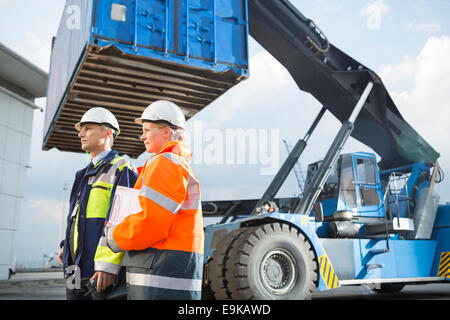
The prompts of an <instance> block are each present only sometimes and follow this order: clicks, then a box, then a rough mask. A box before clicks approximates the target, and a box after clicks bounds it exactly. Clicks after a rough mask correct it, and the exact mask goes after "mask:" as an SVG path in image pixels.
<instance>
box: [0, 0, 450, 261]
mask: <svg viewBox="0 0 450 320" xmlns="http://www.w3.org/2000/svg"><path fill="white" fill-rule="evenodd" d="M64 3H65V1H63V0H40V1H34V0H0V42H2V43H3V44H4V45H6V46H7V47H9V48H10V49H12V50H14V51H15V52H17V53H18V54H20V55H22V56H23V57H24V58H25V59H27V60H29V61H30V62H31V63H33V64H35V65H36V66H38V67H39V68H41V69H42V70H44V71H46V72H48V70H49V64H50V48H51V40H52V37H53V36H55V35H56V31H57V28H58V25H59V22H60V19H61V16H62V13H63V9H64ZM292 3H293V4H294V5H295V6H296V7H297V8H298V9H299V10H300V11H301V12H302V13H303V14H304V15H305V16H306V17H308V18H310V19H312V20H313V21H314V22H315V23H316V24H317V25H318V26H319V28H320V29H321V30H322V31H323V32H324V34H325V35H326V36H327V38H328V39H329V40H330V42H331V43H332V44H333V45H334V46H336V47H337V48H339V49H340V50H342V51H344V52H345V53H347V54H348V55H350V56H351V57H353V58H354V59H356V60H358V61H359V62H361V63H362V64H364V65H365V66H367V67H369V68H370V69H372V70H374V71H375V72H376V73H377V74H378V75H380V76H381V79H382V80H383V83H384V84H385V86H386V88H387V89H388V91H389V93H390V95H391V97H392V99H393V101H394V102H395V104H396V105H397V107H398V109H399V110H400V113H401V114H402V115H403V117H404V118H405V120H406V121H407V122H408V123H409V124H410V125H411V126H412V127H413V128H414V129H415V130H416V131H417V132H418V133H419V134H420V135H421V136H422V137H423V138H424V139H425V140H426V141H427V142H428V143H429V144H430V145H431V146H432V147H433V148H434V149H435V150H436V151H438V152H439V153H440V155H441V157H440V159H439V162H440V165H441V167H442V168H443V171H444V174H446V176H447V177H450V144H449V143H448V122H449V120H450V60H449V57H450V19H449V12H450V0H363V1H355V0H351V1H350V0H339V1H337V0H308V1H306V0H303V1H300V0H294V1H292ZM249 51H250V52H249V54H250V62H249V63H250V78H249V79H248V80H246V81H243V82H242V83H240V84H239V85H237V86H235V87H234V88H232V89H231V90H229V91H228V92H227V93H225V94H224V95H223V96H221V97H220V98H219V99H217V100H216V101H214V102H213V103H212V104H211V105H209V106H208V107H206V108H205V109H204V110H203V111H202V112H201V113H199V114H197V115H196V116H194V117H193V118H192V119H191V120H190V121H189V122H188V130H190V132H196V133H197V135H195V134H194V135H192V137H191V145H192V147H193V150H194V158H193V163H192V168H193V170H194V172H195V173H196V175H197V176H198V178H199V181H200V185H201V190H202V198H203V200H230V199H243V198H244V199H245V198H257V197H259V196H261V195H262V193H263V192H264V190H265V188H266V187H267V186H268V184H269V183H270V181H271V179H272V178H273V175H274V174H275V173H276V169H277V168H278V166H279V165H281V163H282V161H283V160H284V159H285V158H286V156H287V153H286V150H285V146H284V144H283V142H282V140H283V139H286V140H287V141H289V142H290V143H291V144H292V145H293V144H295V142H296V141H297V139H300V138H302V137H303V136H304V135H305V133H306V131H307V130H308V128H309V126H310V125H311V123H312V122H313V120H314V118H315V116H316V115H317V113H318V112H319V110H320V108H321V106H320V104H319V103H318V102H317V101H316V100H315V99H314V98H313V97H312V96H311V95H309V94H307V93H305V92H303V91H301V90H299V89H298V87H297V86H296V84H295V83H294V81H293V80H292V78H291V77H290V75H289V73H288V72H287V71H286V70H285V69H284V67H283V66H281V64H280V63H278V62H277V61H276V60H275V59H274V58H273V57H272V56H271V55H270V54H268V53H267V52H266V51H265V50H264V49H263V48H262V47H261V46H260V45H259V44H258V43H256V42H255V41H254V40H253V39H250V42H249ZM45 103H46V101H45V98H41V99H37V100H36V104H38V105H40V106H42V107H43V108H44V109H45ZM44 115H45V111H44V112H39V111H36V112H35V115H34V122H33V135H32V146H31V154H30V166H31V168H30V169H29V170H28V172H27V182H26V194H25V199H24V202H23V204H22V209H21V216H20V225H19V230H18V232H17V238H16V259H17V262H18V263H22V264H37V263H39V262H41V261H42V256H43V254H44V253H53V252H55V251H57V249H58V244H59V241H60V240H61V237H62V230H63V229H64V228H65V226H64V225H63V224H62V223H61V222H62V221H63V220H62V217H63V216H64V221H65V216H66V214H67V213H66V211H67V201H68V194H69V191H70V184H71V183H72V181H73V178H74V174H75V172H76V171H77V170H78V169H80V168H82V167H84V166H85V165H86V163H87V161H88V157H87V156H86V155H85V154H78V153H67V152H60V151H58V150H55V149H53V150H50V151H42V150H41V146H42V136H43V121H44ZM339 127H340V123H339V122H338V121H337V120H336V119H335V118H334V117H333V116H332V115H330V114H328V113H327V114H326V115H325V116H324V119H323V120H322V122H321V123H320V124H319V126H318V127H317V129H316V131H315V133H314V134H313V135H312V136H311V138H310V140H309V142H308V146H307V148H306V150H305V152H304V154H303V155H302V158H301V164H302V167H303V169H305V168H306V166H307V164H308V163H311V162H315V161H317V160H320V159H321V158H322V157H323V155H324V154H325V152H326V150H327V149H328V147H329V145H330V143H331V140H332V139H333V138H334V136H335V134H336V133H337V131H338V130H339ZM239 130H241V131H242V130H246V131H245V132H246V133H248V134H249V135H251V136H253V137H256V139H257V140H256V141H257V142H258V143H257V144H256V147H255V145H252V148H247V147H245V146H244V147H243V148H244V149H243V150H244V151H241V149H239V146H235V147H234V149H233V150H227V148H226V147H227V144H226V137H227V136H228V135H229V134H232V133H233V132H234V133H236V132H238V131H239ZM198 134H200V139H198ZM196 139H197V140H196ZM221 139H222V140H221ZM221 141H222V144H220V142H221ZM213 142H214V143H213ZM217 143H219V147H217ZM241 147H242V146H241ZM356 151H368V152H373V151H372V150H371V149H370V148H368V147H367V146H364V145H363V144H361V143H359V142H358V141H356V140H354V139H353V138H350V140H349V142H348V143H347V145H346V147H345V149H344V152H356ZM230 152H234V153H235V156H236V157H235V158H234V159H231V158H230V159H227V155H229V154H230ZM242 152H244V154H242ZM240 155H241V156H242V157H241V159H240V158H239V156H240ZM148 156H149V154H143V155H141V156H140V157H139V158H138V159H132V160H131V161H132V162H133V163H134V164H135V165H136V166H141V165H142V164H143V163H144V162H145V160H146V159H147V158H148ZM64 188H66V189H68V190H67V191H64ZM449 189H450V178H447V179H445V180H444V182H442V183H440V184H438V185H437V186H436V190H437V192H439V193H440V196H441V201H440V202H441V203H444V202H447V201H450V192H449ZM298 193H299V188H298V186H297V182H296V180H295V176H294V175H293V174H291V175H290V176H289V177H288V179H287V181H286V183H285V185H284V186H283V187H282V189H281V190H280V192H279V193H278V196H293V195H296V194H298Z"/></svg>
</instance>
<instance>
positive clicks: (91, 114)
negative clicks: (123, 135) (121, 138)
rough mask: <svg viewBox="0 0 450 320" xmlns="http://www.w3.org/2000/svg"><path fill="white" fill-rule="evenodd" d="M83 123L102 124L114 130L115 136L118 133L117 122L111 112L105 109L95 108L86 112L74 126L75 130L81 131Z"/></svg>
mask: <svg viewBox="0 0 450 320" xmlns="http://www.w3.org/2000/svg"><path fill="white" fill-rule="evenodd" d="M83 123H98V124H104V125H107V126H109V127H111V128H112V129H114V130H116V133H115V134H116V136H117V135H118V134H119V133H120V130H119V122H117V119H116V117H114V115H113V114H112V112H111V111H109V110H106V109H105V108H100V107H96V108H92V109H89V110H88V111H86V113H85V114H84V115H83V117H81V121H80V122H78V123H76V124H75V129H77V131H81V125H82V124H83Z"/></svg>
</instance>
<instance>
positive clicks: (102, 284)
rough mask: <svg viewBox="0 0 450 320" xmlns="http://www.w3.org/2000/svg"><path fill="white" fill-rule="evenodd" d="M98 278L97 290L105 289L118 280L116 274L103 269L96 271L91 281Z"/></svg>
mask: <svg viewBox="0 0 450 320" xmlns="http://www.w3.org/2000/svg"><path fill="white" fill-rule="evenodd" d="M95 278H98V279H97V292H100V291H103V290H105V289H106V288H108V287H109V286H110V285H112V284H113V283H114V282H115V281H116V275H115V274H112V273H108V272H103V271H96V272H95V273H94V275H93V276H92V278H91V279H90V281H92V280H94V279H95Z"/></svg>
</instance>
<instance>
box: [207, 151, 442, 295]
mask: <svg viewBox="0 0 450 320" xmlns="http://www.w3.org/2000/svg"><path fill="white" fill-rule="evenodd" d="M346 157H347V159H348V160H349V161H348V162H349V163H351V166H352V179H353V181H354V186H355V190H354V191H355V196H356V202H355V203H354V204H353V206H351V205H348V203H345V199H344V198H345V197H342V195H341V191H340V192H339V193H338V198H331V199H326V196H325V197H322V199H320V198H319V201H322V204H323V206H322V207H323V216H324V218H325V219H324V221H320V222H317V221H316V220H315V218H314V212H311V214H310V215H309V216H307V215H301V214H293V213H283V212H276V211H274V212H269V213H263V214H259V215H254V216H241V218H240V219H237V220H235V221H233V222H231V223H225V224H216V225H210V226H207V227H206V229H205V231H206V239H205V261H204V262H205V264H206V263H208V261H209V260H210V259H211V257H212V255H213V252H214V250H215V245H216V244H217V239H213V238H222V239H223V237H224V235H225V234H227V233H230V232H231V231H233V230H236V229H239V228H243V227H248V226H259V225H263V224H267V223H274V222H279V223H282V224H288V225H290V226H293V227H295V228H296V229H297V230H299V231H300V232H301V233H302V234H303V235H304V236H305V238H306V239H308V241H309V243H310V244H311V247H312V248H313V251H314V255H315V258H316V259H315V261H316V263H317V270H318V276H319V278H318V282H317V288H318V290H328V289H333V288H337V287H339V286H341V285H356V284H381V283H383V284H384V283H387V284H390V283H401V284H407V283H426V282H433V281H449V280H450V253H449V252H450V204H447V205H441V206H439V208H438V210H437V213H436V217H435V221H434V225H433V230H432V234H431V237H430V238H429V239H417V238H416V237H415V235H414V233H413V232H412V231H410V230H409V229H405V230H400V231H390V232H389V233H386V234H385V235H383V233H379V234H381V235H382V236H381V237H370V233H369V232H367V230H366V228H365V227H366V225H368V224H371V223H373V221H378V222H380V221H385V220H384V218H385V216H386V213H388V217H387V218H388V219H389V218H391V219H392V218H393V219H395V218H403V219H409V218H408V217H411V215H414V210H415V208H416V207H417V206H418V205H417V201H410V200H411V199H410V198H408V197H406V196H405V195H406V194H410V195H411V194H412V193H414V197H415V199H417V197H418V196H419V195H420V192H426V190H427V188H428V187H429V185H430V183H429V180H427V179H426V176H427V174H428V172H429V170H430V168H429V167H428V166H427V165H426V164H424V163H423V162H419V163H414V164H411V165H409V166H405V167H401V168H397V169H392V170H386V171H382V172H379V171H378V168H377V166H376V162H375V161H376V158H375V155H374V154H370V153H354V154H348V155H343V156H341V159H345V158H346ZM358 159H359V160H370V161H373V164H374V165H373V167H372V170H373V171H372V173H373V174H374V177H372V178H371V179H372V180H370V179H368V177H367V176H368V175H369V174H370V172H369V171H370V170H369V169H370V168H369V166H366V167H365V168H362V167H361V166H360V167H359V168H358ZM350 160H351V161H350ZM362 163H363V161H359V164H360V165H362ZM338 164H341V162H338ZM366 165H367V163H366ZM364 169H367V170H366V171H365V173H366V176H365V177H363V176H362V174H363V173H364ZM393 172H395V173H396V176H398V175H399V174H400V173H402V174H406V176H405V179H404V185H403V186H402V188H399V189H398V190H397V191H396V193H395V194H390V193H389V192H387V193H386V196H385V192H386V188H387V185H388V184H389V183H391V184H392V181H390V182H389V177H390V176H392V173H393ZM341 177H342V176H341ZM391 179H392V178H391ZM368 180H370V181H368ZM330 181H331V183H333V177H330V178H329V179H328V180H327V183H329V182H330ZM341 182H342V181H341ZM369 182H370V183H369ZM372 182H373V183H372ZM306 183H308V180H307V182H306ZM335 187H336V186H335ZM362 188H370V189H371V190H372V191H369V192H372V194H373V195H375V194H376V195H377V196H378V199H377V200H378V201H379V202H378V203H376V204H374V203H369V204H368V205H366V206H364V205H363V204H364V200H363V199H361V198H360V197H361V195H363V194H364V192H360V191H361V190H360V189H362ZM338 189H339V188H338ZM324 190H327V189H326V188H324ZM328 190H331V189H330V188H329V189H328ZM413 190H415V191H414V192H413ZM335 191H336V190H334V191H333V190H332V191H330V192H329V194H333V192H334V194H336V192H335ZM366 194H368V193H366ZM399 198H400V199H401V200H400V201H399ZM347 199H348V198H347ZM373 199H376V197H374V198H373ZM373 199H372V202H374V201H373ZM408 199H409V200H408ZM353 200H354V199H353ZM353 200H350V201H353ZM383 200H385V201H386V203H385V202H384V201H383ZM408 201H409V203H408ZM388 202H389V203H388ZM385 206H386V209H385ZM387 206H390V210H388V209H387ZM337 210H351V212H352V213H353V219H352V221H353V223H354V224H356V225H358V229H359V230H358V232H356V233H355V234H354V235H353V236H351V237H350V236H349V237H330V234H329V228H330V224H332V223H333V220H332V216H333V212H336V211H337ZM402 221H403V220H402ZM409 221H412V219H409Z"/></svg>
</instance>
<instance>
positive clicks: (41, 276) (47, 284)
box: [0, 272, 450, 300]
mask: <svg viewBox="0 0 450 320" xmlns="http://www.w3.org/2000/svg"><path fill="white" fill-rule="evenodd" d="M0 300H65V280H64V279H63V276H62V272H33V273H17V274H15V275H13V276H12V277H11V279H10V280H8V281H0ZM313 300H450V283H434V284H425V285H409V286H406V287H405V288H404V289H403V290H402V291H401V292H399V293H393V294H383V295H381V294H378V293H375V292H373V291H372V290H370V289H369V288H368V287H367V286H346V287H341V288H338V289H334V290H329V291H322V292H319V291H318V292H316V293H314V295H313Z"/></svg>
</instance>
